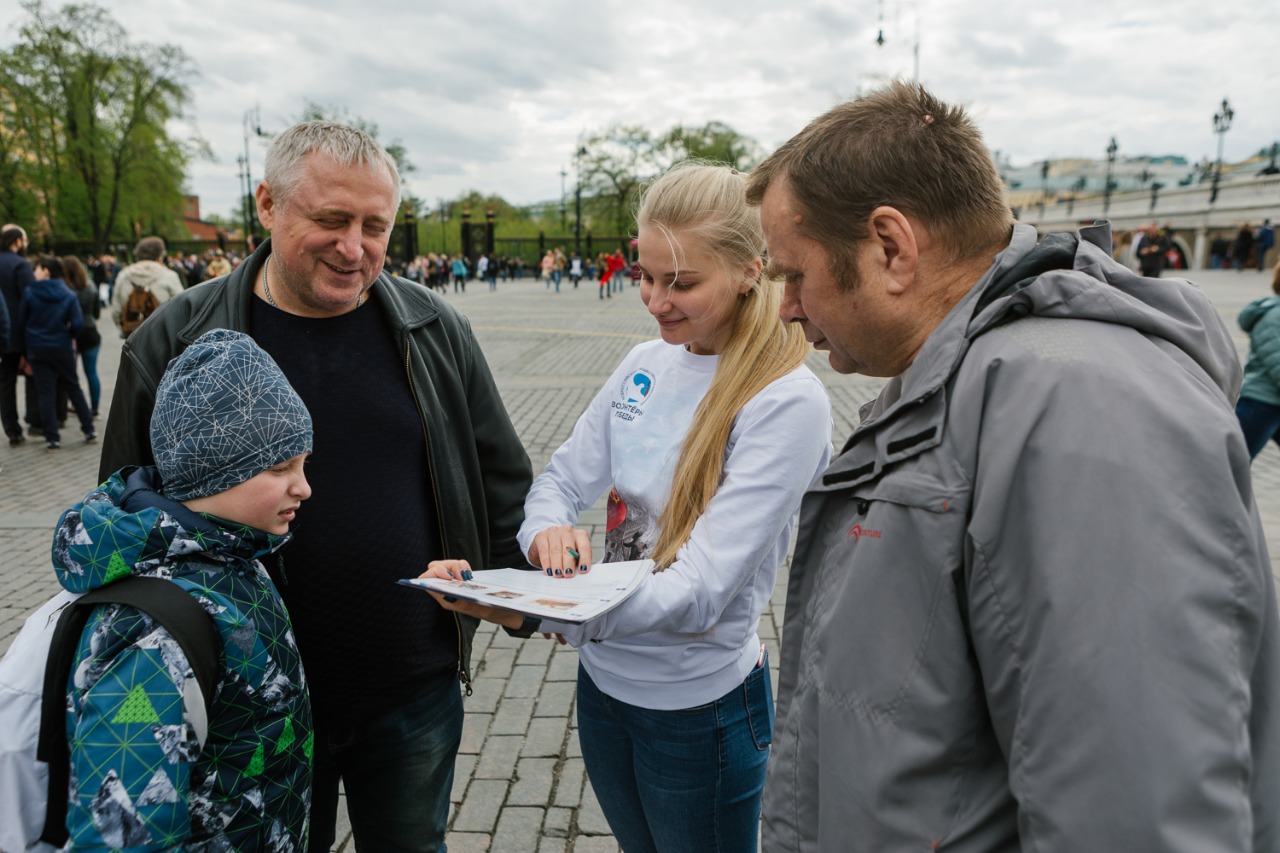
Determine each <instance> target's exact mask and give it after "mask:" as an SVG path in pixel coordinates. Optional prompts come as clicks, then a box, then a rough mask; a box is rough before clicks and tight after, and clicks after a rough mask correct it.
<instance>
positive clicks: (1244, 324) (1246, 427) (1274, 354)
mask: <svg viewBox="0 0 1280 853" xmlns="http://www.w3.org/2000/svg"><path fill="white" fill-rule="evenodd" d="M1271 293H1272V294H1273V295H1271V296H1260V297H1258V298H1257V299H1255V300H1253V301H1252V302H1250V303H1249V304H1248V305H1246V306H1244V308H1242V309H1241V310H1240V315H1239V316H1238V317H1237V318H1236V322H1237V323H1239V324H1240V328H1241V329H1243V330H1244V333H1245V334H1247V335H1248V336H1249V358H1248V360H1247V361H1245V363H1244V383H1243V384H1242V385H1241V386H1240V398H1239V399H1238V400H1236V417H1237V418H1239V420H1240V429H1241V430H1242V431H1243V432H1244V441H1245V444H1246V445H1247V446H1248V448H1249V458H1250V459H1253V458H1255V457H1256V456H1257V455H1258V454H1259V453H1261V452H1262V448H1264V447H1266V446H1267V442H1268V441H1275V442H1276V443H1277V444H1280V311H1277V310H1276V309H1277V308H1280V263H1278V264H1276V267H1275V269H1274V270H1273V271H1272V274H1271Z"/></svg>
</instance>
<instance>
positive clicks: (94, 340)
mask: <svg viewBox="0 0 1280 853" xmlns="http://www.w3.org/2000/svg"><path fill="white" fill-rule="evenodd" d="M62 268H63V271H64V273H65V274H66V280H67V286H68V287H70V288H71V292H72V293H74V294H75V295H76V302H77V303H79V305H80V316H81V318H82V319H83V321H84V325H83V327H81V329H80V334H78V335H76V339H75V340H76V352H78V353H79V354H80V368H81V369H82V370H83V371H84V379H85V382H86V383H87V384H88V386H89V408H90V410H91V411H92V412H93V416H94V417H95V418H96V417H98V403H100V402H101V401H102V380H101V379H99V378H98V349H99V348H100V347H101V346H102V335H101V334H100V333H99V332H98V322H97V320H98V318H99V317H100V316H102V300H100V299H99V298H98V288H97V287H95V286H94V285H93V284H92V283H91V282H90V281H89V276H88V274H87V273H86V272H85V268H84V264H82V263H80V260H79V258H76V257H75V256H74V255H68V256H66V257H65V258H63V259H62Z"/></svg>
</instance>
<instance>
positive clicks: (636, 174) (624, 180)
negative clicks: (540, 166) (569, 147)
mask: <svg viewBox="0 0 1280 853" xmlns="http://www.w3.org/2000/svg"><path fill="white" fill-rule="evenodd" d="M582 147H583V149H585V151H586V153H585V154H582V155H581V163H580V168H581V169H582V191H583V204H584V207H592V208H595V209H597V210H600V211H601V212H603V214H604V216H603V219H604V222H603V223H602V224H604V225H605V227H611V228H616V229H617V233H618V234H627V233H630V232H631V231H632V230H634V225H635V216H634V214H633V213H632V205H633V204H634V203H635V200H636V197H637V195H638V194H639V192H640V184H641V181H642V180H644V179H645V178H649V177H652V176H653V175H654V174H655V173H657V172H658V171H659V170H660V169H661V165H660V164H661V162H662V156H661V155H662V145H661V141H660V140H654V138H653V136H652V134H650V133H649V131H648V130H646V129H645V128H643V127H639V126H634V125H632V126H628V125H617V124H616V125H613V126H611V127H608V128H606V129H605V130H603V131H600V132H598V133H594V134H592V135H591V136H589V137H587V139H586V141H585V142H584V143H583V146H582ZM588 197H590V198H591V199H594V201H595V203H594V204H592V203H589V202H588V201H587V198H588Z"/></svg>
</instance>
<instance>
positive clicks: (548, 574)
mask: <svg viewBox="0 0 1280 853" xmlns="http://www.w3.org/2000/svg"><path fill="white" fill-rule="evenodd" d="M546 571H547V577H551V569H549V568H548V569H547V570H546Z"/></svg>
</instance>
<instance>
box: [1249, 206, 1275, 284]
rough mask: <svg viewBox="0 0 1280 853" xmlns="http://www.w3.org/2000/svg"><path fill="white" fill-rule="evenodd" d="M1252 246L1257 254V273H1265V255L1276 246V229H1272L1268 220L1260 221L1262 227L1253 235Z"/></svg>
mask: <svg viewBox="0 0 1280 853" xmlns="http://www.w3.org/2000/svg"><path fill="white" fill-rule="evenodd" d="M1253 244H1254V247H1255V250H1256V251H1257V253H1258V272H1265V271H1266V269H1267V253H1268V252H1270V251H1271V247H1272V246H1274V245H1275V244H1276V229H1275V228H1273V227H1272V225H1271V220H1270V219H1264V220H1262V225H1260V226H1259V227H1258V231H1257V233H1256V234H1254V235H1253Z"/></svg>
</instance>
